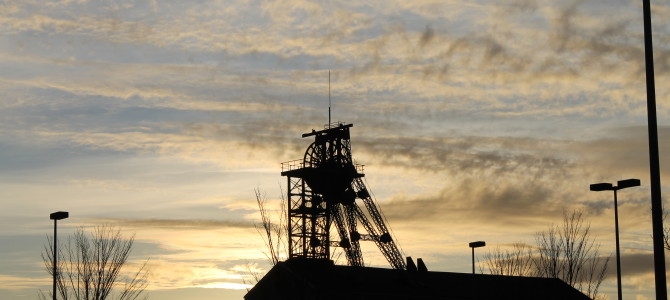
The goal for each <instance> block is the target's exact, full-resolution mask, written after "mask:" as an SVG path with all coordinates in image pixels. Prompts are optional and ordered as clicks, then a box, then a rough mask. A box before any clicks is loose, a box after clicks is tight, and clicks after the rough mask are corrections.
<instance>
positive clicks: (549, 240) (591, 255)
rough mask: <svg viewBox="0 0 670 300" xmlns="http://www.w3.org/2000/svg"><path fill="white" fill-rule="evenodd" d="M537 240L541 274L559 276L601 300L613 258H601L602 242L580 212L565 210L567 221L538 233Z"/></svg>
mask: <svg viewBox="0 0 670 300" xmlns="http://www.w3.org/2000/svg"><path fill="white" fill-rule="evenodd" d="M536 241H537V244H538V257H537V258H536V260H535V261H536V264H535V265H536V271H537V273H536V275H537V276H540V277H551V278H559V279H561V280H563V281H564V282H565V283H567V284H569V285H571V286H573V287H574V288H576V289H578V290H580V291H582V292H583V293H584V294H586V295H587V296H589V297H591V298H592V299H597V297H598V289H599V288H600V284H601V283H602V282H603V280H604V279H605V272H606V271H607V263H608V262H609V257H600V254H599V251H598V250H599V246H600V245H599V244H596V243H595V239H594V238H592V237H591V227H590V225H589V224H584V220H583V216H582V213H581V212H580V211H573V212H572V213H564V214H563V224H562V225H561V226H558V225H555V226H551V227H550V228H549V230H547V231H543V232H540V233H538V234H537V236H536Z"/></svg>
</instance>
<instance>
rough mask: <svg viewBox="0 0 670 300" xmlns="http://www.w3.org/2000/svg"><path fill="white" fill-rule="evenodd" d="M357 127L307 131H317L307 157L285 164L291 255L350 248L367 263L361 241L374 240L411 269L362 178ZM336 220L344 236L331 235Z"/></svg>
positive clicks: (350, 254)
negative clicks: (354, 144)
mask: <svg viewBox="0 0 670 300" xmlns="http://www.w3.org/2000/svg"><path fill="white" fill-rule="evenodd" d="M352 126H353V125H352V124H343V123H339V122H338V123H334V124H329V125H326V126H325V129H323V130H321V131H314V130H312V132H310V133H305V134H303V135H302V137H303V138H305V137H310V136H314V142H313V143H312V144H311V145H310V146H309V147H308V148H307V151H305V155H304V158H303V159H299V160H294V161H289V162H285V163H282V172H281V175H282V176H286V177H287V184H288V189H287V191H288V235H289V236H288V242H289V259H316V260H328V259H330V247H331V246H333V247H341V248H342V249H343V250H344V252H345V254H346V257H347V262H348V263H349V265H351V266H361V267H362V266H364V263H363V255H362V253H361V247H360V244H359V241H372V242H374V243H375V244H376V245H377V247H378V248H379V249H380V251H381V252H382V254H383V255H384V257H386V259H387V260H388V262H389V263H390V264H391V266H392V267H393V268H395V269H405V261H404V260H403V256H402V254H401V253H400V250H399V249H398V247H397V246H396V244H395V242H394V241H393V238H392V237H391V234H390V233H389V230H388V228H387V226H386V224H385V222H384V218H383V217H382V214H381V212H380V211H379V209H378V208H377V205H376V204H375V202H374V200H373V199H372V196H371V195H370V192H369V191H368V189H367V187H366V186H365V183H364V182H363V180H362V178H363V176H365V174H363V168H362V166H360V165H356V164H354V162H353V160H352V158H351V142H350V135H349V128H351V127H352ZM357 200H358V201H357ZM359 203H363V206H362V207H364V208H365V210H364V209H363V208H362V207H361V206H359ZM368 216H369V218H368ZM333 223H334V224H335V227H336V229H337V236H338V238H339V240H331V236H330V228H331V225H332V224H333ZM358 224H360V225H361V227H362V229H363V230H364V232H361V231H359V229H358V228H359V227H358Z"/></svg>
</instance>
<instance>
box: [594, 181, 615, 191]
mask: <svg viewBox="0 0 670 300" xmlns="http://www.w3.org/2000/svg"><path fill="white" fill-rule="evenodd" d="M590 188H591V191H594V192H600V191H612V190H614V187H613V186H612V184H611V183H606V182H603V183H594V184H592V185H591V187H590Z"/></svg>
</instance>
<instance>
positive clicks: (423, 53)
mask: <svg viewBox="0 0 670 300" xmlns="http://www.w3.org/2000/svg"><path fill="white" fill-rule="evenodd" d="M652 18H653V30H654V36H653V37H654V47H655V48H654V50H655V52H654V55H655V68H656V93H657V109H658V122H659V132H660V148H661V149H660V150H661V175H662V178H661V182H662V184H663V186H662V190H663V195H664V199H665V198H667V195H668V194H669V193H670V173H669V172H670V171H669V170H670V169H669V168H668V157H667V153H669V151H670V143H669V139H670V132H669V129H670V101H669V100H670V99H669V96H670V85H668V84H667V83H668V80H669V79H670V44H669V43H670V35H669V34H670V27H669V26H670V1H666V0H663V1H652ZM643 50H644V49H643V29H642V8H641V1H629V0H583V1H547V0H504V1H493V0H468V1H465V0H462V1H461V0H440V1H438V0H413V1H398V0H383V1H380V0H359V1H340V0H328V1H309V0H296V1H290V0H279V1H270V0H267V1H255V0H225V1H224V0H220V1H216V0H199V1H180V0H165V1H161V0H150V1H147V0H142V1H140V0H124V1H117V0H113V1H90V0H60V1H47V0H43V1H37V0H20V1H12V0H4V1H0V298H2V299H34V298H36V296H37V293H38V290H40V289H42V290H45V291H46V290H48V289H49V288H50V284H51V281H50V280H51V279H50V277H49V274H48V273H47V272H46V271H45V270H44V265H43V263H42V260H41V257H40V253H41V251H42V247H43V245H44V244H45V243H46V239H47V236H50V235H51V234H52V232H53V222H52V221H51V220H49V219H48V215H49V214H50V213H52V212H55V211H68V212H69V213H70V218H68V219H66V220H62V221H60V222H59V223H58V230H59V237H66V236H67V235H68V234H71V233H73V232H74V231H75V230H76V229H77V228H81V227H84V228H91V227H93V226H97V225H101V224H112V225H114V226H117V227H118V228H120V229H121V230H122V232H123V233H124V234H125V235H127V236H130V235H132V234H134V235H135V249H134V252H133V254H132V257H131V261H130V263H129V264H130V266H131V267H132V266H136V265H137V264H140V263H142V262H143V261H145V260H146V259H150V260H149V266H150V269H151V274H150V277H149V278H150V283H149V286H148V288H147V293H148V295H149V297H150V298H152V299H211V298H214V297H216V298H219V299H222V298H223V299H242V296H243V295H244V293H245V292H246V290H245V289H246V288H248V287H249V286H248V285H247V283H248V282H249V281H250V280H251V276H250V274H251V273H257V274H263V273H265V272H266V271H267V270H268V269H269V268H270V264H269V263H268V261H267V258H266V256H265V255H264V253H263V249H264V245H263V240H262V239H261V237H260V236H259V234H258V232H257V231H256V229H255V228H254V224H255V223H257V222H258V220H259V215H258V212H257V207H256V199H255V195H254V189H259V190H260V191H261V192H262V193H263V194H264V195H265V196H266V197H267V199H268V201H269V204H268V205H269V207H272V208H275V209H276V210H279V207H278V205H279V199H280V198H281V194H282V191H285V190H286V187H285V186H284V185H285V179H284V178H282V177H281V176H280V172H281V162H284V161H289V160H294V159H298V158H301V157H302V156H303V154H304V151H305V149H306V148H307V147H308V146H309V144H310V143H311V141H310V140H309V139H303V138H301V134H302V133H305V132H310V131H311V130H312V129H316V130H319V129H322V128H323V126H324V124H326V123H327V122H328V86H329V84H328V72H329V70H330V72H331V83H330V87H331V101H332V102H331V103H332V104H331V105H332V118H333V121H342V122H346V123H353V127H352V128H351V134H352V136H351V139H352V142H351V144H352V153H353V156H354V159H355V160H356V161H357V162H358V163H360V164H364V165H365V174H366V177H365V178H366V180H367V184H368V187H369V188H370V189H371V191H372V192H373V193H374V195H375V197H376V199H377V201H378V203H379V206H380V208H381V210H382V211H383V213H384V214H385V216H386V217H387V219H388V222H389V224H388V225H389V226H390V227H391V228H392V229H393V232H394V234H395V237H396V239H397V242H398V244H399V245H400V247H401V248H402V250H403V253H404V254H405V255H406V256H413V257H422V258H423V259H424V261H425V262H426V265H427V267H428V269H429V270H434V271H449V272H469V270H470V268H471V265H470V249H469V248H468V243H469V242H471V241H477V240H484V241H486V243H487V246H486V247H485V248H481V249H477V251H478V254H483V253H485V252H486V251H490V250H492V249H495V248H496V247H500V248H501V249H504V248H505V247H509V246H510V245H511V244H513V243H516V242H521V243H527V244H530V245H533V244H534V243H535V236H536V234H537V232H540V231H543V230H546V229H547V228H549V226H551V225H552V224H558V223H560V221H561V218H562V215H563V212H566V211H571V210H573V209H580V210H582V211H584V217H585V219H586V221H588V222H589V223H590V226H591V230H592V233H593V236H594V238H595V239H596V242H598V243H599V244H600V251H601V254H602V255H603V256H609V255H613V253H614V234H613V227H614V224H613V223H614V220H613V207H612V195H611V194H610V193H603V192H600V193H595V192H590V191H589V188H588V185H589V183H596V182H615V181H617V180H621V179H627V178H639V179H641V181H642V186H641V187H638V188H631V189H627V190H623V191H621V192H620V193H619V204H620V208H619V217H620V227H621V245H622V275H623V289H624V290H623V294H624V297H625V298H626V299H636V300H642V299H651V298H653V295H654V286H653V282H654V281H653V268H652V250H651V249H652V247H651V220H650V219H651V218H650V199H649V198H650V192H649V171H648V169H649V162H648V154H647V153H648V147H647V128H646V124H647V123H646V122H647V121H646V90H645V81H644V80H645V73H644V72H645V69H644V52H643ZM364 247H365V248H364V251H365V252H364V256H365V260H366V263H368V265H370V266H380V267H388V264H387V263H386V262H385V261H384V258H383V257H382V256H381V255H380V254H379V253H378V251H377V250H376V249H374V247H371V246H370V245H365V246H364ZM613 261H614V260H611V262H613ZM338 263H344V261H343V259H339V260H338ZM615 270H616V269H615V265H613V264H610V268H609V272H608V274H609V277H608V278H607V279H606V281H605V283H604V286H603V288H602V292H603V293H605V294H606V295H608V296H609V299H614V298H615V297H616V284H615V278H616V276H615V275H614V274H615Z"/></svg>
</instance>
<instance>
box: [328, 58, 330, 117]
mask: <svg viewBox="0 0 670 300" xmlns="http://www.w3.org/2000/svg"><path fill="white" fill-rule="evenodd" d="M328 126H330V70H328Z"/></svg>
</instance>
